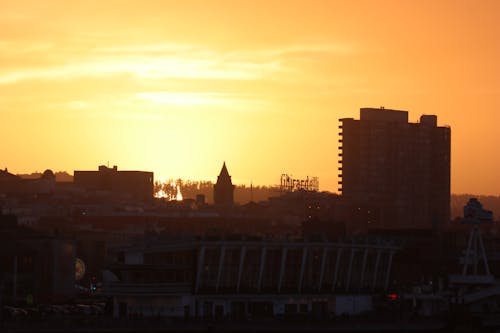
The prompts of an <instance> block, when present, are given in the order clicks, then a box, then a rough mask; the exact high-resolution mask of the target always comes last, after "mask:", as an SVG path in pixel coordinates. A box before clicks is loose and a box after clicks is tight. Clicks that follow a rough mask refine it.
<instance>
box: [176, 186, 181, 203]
mask: <svg viewBox="0 0 500 333" xmlns="http://www.w3.org/2000/svg"><path fill="white" fill-rule="evenodd" d="M175 200H177V201H182V193H181V187H180V186H179V185H177V195H176V197H175Z"/></svg>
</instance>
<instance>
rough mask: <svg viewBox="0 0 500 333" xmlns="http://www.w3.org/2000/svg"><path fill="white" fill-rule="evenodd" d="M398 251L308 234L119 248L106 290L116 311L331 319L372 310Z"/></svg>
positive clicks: (122, 313)
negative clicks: (282, 238)
mask: <svg viewBox="0 0 500 333" xmlns="http://www.w3.org/2000/svg"><path fill="white" fill-rule="evenodd" d="M398 251H399V247H397V246H394V245H392V244H382V243H380V242H378V243H373V244H369V243H366V242H363V243H334V242H304V241H301V240H297V241H280V240H260V241H249V240H239V241H230V240H218V241H208V240H200V241H170V242H161V243H157V244H148V245H147V246H131V247H124V248H116V249H114V250H113V251H112V252H113V253H114V254H115V256H116V257H115V264H114V265H112V266H111V267H110V270H109V271H108V272H107V273H106V274H105V275H106V276H107V278H105V281H104V284H103V287H104V289H103V292H104V295H106V296H108V297H112V298H113V305H114V306H113V314H114V316H115V317H125V316H133V315H135V314H139V315H143V316H166V317H197V318H214V317H215V318H227V317H232V318H249V317H250V318H259V317H277V316H278V317H281V316H285V317H286V316H289V315H291V316H294V315H297V314H299V313H302V314H304V315H306V314H314V315H315V316H318V317H321V318H326V317H328V316H329V315H333V314H335V315H340V314H343V313H349V314H354V313H360V312H364V311H370V310H372V306H371V300H372V295H374V294H378V293H381V292H384V291H387V290H388V289H389V287H390V286H391V283H392V281H391V271H392V261H393V256H394V254H395V253H397V252H398ZM354 303H355V304H354ZM346 304H350V305H349V306H346Z"/></svg>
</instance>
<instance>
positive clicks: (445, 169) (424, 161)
mask: <svg viewBox="0 0 500 333" xmlns="http://www.w3.org/2000/svg"><path fill="white" fill-rule="evenodd" d="M339 128H340V130H341V132H340V140H339V142H340V147H339V148H340V153H339V156H340V164H341V166H340V167H339V170H340V171H341V174H340V177H341V181H339V184H341V186H340V188H339V190H340V191H342V195H343V196H344V197H345V198H346V199H348V200H353V201H355V202H360V203H364V202H370V203H371V204H373V205H376V206H378V207H380V211H381V214H382V215H381V218H380V219H381V221H383V224H384V225H383V226H382V227H394V228H431V227H437V226H443V225H446V224H448V223H449V221H450V128H449V127H445V126H437V116H435V115H423V116H421V117H420V122H419V123H409V122H408V112H407V111H398V110H389V109H384V108H380V109H374V108H362V109H361V110H360V119H359V120H355V119H352V118H344V119H340V126H339Z"/></svg>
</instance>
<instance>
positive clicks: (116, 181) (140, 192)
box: [74, 165, 154, 201]
mask: <svg viewBox="0 0 500 333" xmlns="http://www.w3.org/2000/svg"><path fill="white" fill-rule="evenodd" d="M153 178H154V175H153V173H152V172H146V171H118V167H117V166H116V165H115V166H113V168H108V167H106V166H104V165H101V166H99V170H98V171H75V173H74V183H75V186H77V187H79V188H83V189H85V190H87V191H103V192H109V193H111V194H113V195H116V196H122V197H129V198H130V199H134V200H141V201H147V200H152V199H153Z"/></svg>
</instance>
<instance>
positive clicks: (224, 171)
mask: <svg viewBox="0 0 500 333" xmlns="http://www.w3.org/2000/svg"><path fill="white" fill-rule="evenodd" d="M219 177H229V172H228V171H227V167H226V161H224V164H222V169H221V170H220V173H219Z"/></svg>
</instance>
